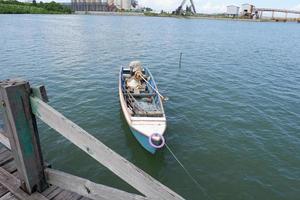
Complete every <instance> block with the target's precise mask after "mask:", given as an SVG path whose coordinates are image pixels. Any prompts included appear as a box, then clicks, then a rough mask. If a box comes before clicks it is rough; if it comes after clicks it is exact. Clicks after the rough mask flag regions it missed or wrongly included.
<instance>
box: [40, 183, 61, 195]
mask: <svg viewBox="0 0 300 200" xmlns="http://www.w3.org/2000/svg"><path fill="white" fill-rule="evenodd" d="M56 188H58V187H57V186H54V185H52V186H50V187H48V188H47V189H46V190H44V191H43V192H42V195H44V196H45V197H47V196H48V195H49V194H50V193H51V192H53V191H54V190H55V189H56Z"/></svg>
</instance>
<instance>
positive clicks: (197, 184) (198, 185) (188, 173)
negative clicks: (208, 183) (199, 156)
mask: <svg viewBox="0 0 300 200" xmlns="http://www.w3.org/2000/svg"><path fill="white" fill-rule="evenodd" d="M165 146H166V147H167V149H168V150H169V151H170V153H171V155H172V156H173V157H174V159H175V160H176V161H177V162H178V164H179V165H180V166H181V167H182V169H183V170H184V171H185V173H186V174H187V175H188V176H189V177H190V179H191V180H192V181H193V182H194V183H195V185H196V186H197V188H199V189H200V190H201V191H202V192H203V194H205V195H206V196H207V197H208V199H212V198H211V197H210V196H209V195H208V194H207V192H206V191H205V189H204V188H203V187H202V186H201V185H200V183H199V182H198V181H197V180H196V179H195V178H194V177H193V176H192V174H191V173H190V172H189V170H188V169H187V168H186V167H185V166H184V165H183V164H182V162H180V160H179V159H178V158H177V156H176V155H175V154H174V152H173V151H172V150H171V148H170V147H169V146H168V145H167V143H165Z"/></svg>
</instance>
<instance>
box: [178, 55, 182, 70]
mask: <svg viewBox="0 0 300 200" xmlns="http://www.w3.org/2000/svg"><path fill="white" fill-rule="evenodd" d="M181 59H182V52H180V57H179V68H181Z"/></svg>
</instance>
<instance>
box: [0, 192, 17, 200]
mask: <svg viewBox="0 0 300 200" xmlns="http://www.w3.org/2000/svg"><path fill="white" fill-rule="evenodd" d="M0 200H19V199H17V198H16V197H15V196H14V195H13V194H12V193H10V192H8V193H6V194H5V195H4V196H2V197H1V198H0Z"/></svg>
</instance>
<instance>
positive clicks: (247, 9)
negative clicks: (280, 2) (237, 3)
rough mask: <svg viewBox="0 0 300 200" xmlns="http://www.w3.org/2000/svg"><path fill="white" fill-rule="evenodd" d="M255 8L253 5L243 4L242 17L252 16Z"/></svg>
mask: <svg viewBox="0 0 300 200" xmlns="http://www.w3.org/2000/svg"><path fill="white" fill-rule="evenodd" d="M254 9H255V6H254V5H251V4H248V3H246V4H243V5H242V11H241V15H242V16H251V15H252V13H253V12H254Z"/></svg>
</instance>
